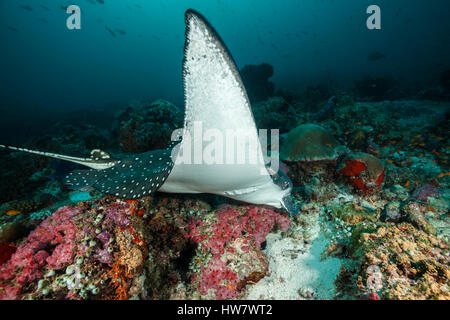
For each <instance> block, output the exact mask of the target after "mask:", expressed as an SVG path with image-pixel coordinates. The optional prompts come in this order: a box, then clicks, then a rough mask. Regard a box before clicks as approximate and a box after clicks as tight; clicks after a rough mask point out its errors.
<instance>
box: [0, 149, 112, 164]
mask: <svg viewBox="0 0 450 320" xmlns="http://www.w3.org/2000/svg"><path fill="white" fill-rule="evenodd" d="M0 147H1V148H5V149H10V150H14V151H21V152H27V153H32V154H36V155H39V156H44V157H49V158H54V159H59V160H64V161H69V162H73V163H77V164H81V165H83V166H86V167H88V168H91V169H96V170H104V169H108V168H111V167H112V166H114V165H115V162H114V161H111V162H96V161H93V160H92V159H91V158H79V157H71V156H66V155H63V154H57V153H50V152H42V151H36V150H29V149H25V148H18V147H11V146H5V145H2V144H1V145H0Z"/></svg>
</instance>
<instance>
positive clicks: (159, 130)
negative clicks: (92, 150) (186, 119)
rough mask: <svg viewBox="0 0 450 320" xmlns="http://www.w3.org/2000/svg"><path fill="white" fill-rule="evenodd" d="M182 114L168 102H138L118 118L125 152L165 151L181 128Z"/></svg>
mask: <svg viewBox="0 0 450 320" xmlns="http://www.w3.org/2000/svg"><path fill="white" fill-rule="evenodd" d="M181 117H182V112H181V111H180V110H179V109H178V107H177V106H175V105H174V104H172V103H170V102H168V101H166V100H157V101H153V102H151V101H136V102H134V103H132V104H131V106H130V107H129V108H127V109H126V110H124V111H122V112H121V113H120V114H119V115H118V122H119V123H118V128H117V129H116V130H115V131H116V132H117V133H116V134H117V136H118V140H119V143H120V146H121V148H122V150H123V151H124V152H134V153H139V152H146V151H149V150H154V149H162V148H165V147H166V145H167V143H168V141H170V137H171V134H172V131H173V130H175V129H176V128H179V127H181V122H182V118H181Z"/></svg>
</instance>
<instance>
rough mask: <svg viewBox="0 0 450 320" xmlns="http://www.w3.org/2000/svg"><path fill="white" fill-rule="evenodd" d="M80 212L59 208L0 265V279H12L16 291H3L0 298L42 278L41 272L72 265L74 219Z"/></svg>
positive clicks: (74, 239)
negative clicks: (15, 284)
mask: <svg viewBox="0 0 450 320" xmlns="http://www.w3.org/2000/svg"><path fill="white" fill-rule="evenodd" d="M80 213H81V212H80V211H79V210H76V209H72V208H70V207H62V208H60V209H59V210H58V211H56V212H55V213H53V214H52V215H51V216H50V217H49V218H47V219H46V220H44V221H43V222H42V223H41V225H40V226H39V227H37V228H36V229H35V230H34V231H33V232H31V233H30V235H29V236H28V238H27V239H26V240H25V241H24V243H23V244H22V245H20V246H19V247H18V248H17V250H16V252H15V253H14V254H13V255H12V256H11V258H10V259H9V261H8V262H6V263H5V264H3V265H2V266H0V280H11V279H13V278H14V279H15V282H16V283H17V284H18V286H16V287H15V289H14V288H11V287H9V289H8V290H6V289H4V291H5V292H4V293H3V295H1V294H0V298H8V296H11V295H12V293H13V292H16V291H17V292H18V290H20V288H21V287H22V286H23V285H25V284H27V283H29V282H32V281H33V280H35V279H38V278H41V277H42V274H43V271H44V269H60V268H62V267H64V266H66V265H68V264H70V263H72V262H73V258H74V255H75V253H76V248H77V246H76V240H77V228H76V227H75V224H74V223H73V217H74V216H76V215H79V214H80ZM3 288H6V287H5V286H3ZM17 288H19V289H17ZM6 291H8V292H9V294H8V292H6ZM17 292H16V293H17Z"/></svg>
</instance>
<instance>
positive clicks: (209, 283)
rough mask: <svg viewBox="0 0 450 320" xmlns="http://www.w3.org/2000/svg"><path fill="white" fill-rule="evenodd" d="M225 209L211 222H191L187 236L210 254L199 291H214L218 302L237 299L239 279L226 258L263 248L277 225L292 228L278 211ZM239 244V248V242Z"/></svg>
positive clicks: (247, 208)
mask: <svg viewBox="0 0 450 320" xmlns="http://www.w3.org/2000/svg"><path fill="white" fill-rule="evenodd" d="M244 209H245V210H242V208H241V207H237V208H235V207H231V206H225V207H223V208H221V209H220V210H219V211H218V212H217V213H216V217H215V221H214V222H212V223H208V222H207V221H206V222H205V221H202V220H195V219H194V220H192V221H191V222H190V223H189V229H190V233H189V234H188V235H187V236H188V237H189V238H190V239H192V240H193V241H194V242H195V243H197V244H200V243H201V244H202V249H203V251H204V252H205V253H211V254H212V258H211V259H210V260H209V263H208V265H207V266H206V267H204V266H203V267H202V268H201V273H200V277H201V279H200V291H201V293H202V294H208V292H209V291H210V290H211V289H212V290H213V291H214V293H215V296H216V297H217V298H218V299H232V298H235V297H237V296H238V294H239V290H237V289H238V288H239V287H241V284H240V283H239V282H240V281H241V280H242V279H239V277H238V275H237V273H236V272H234V271H233V270H232V269H231V268H230V267H229V266H228V265H227V264H226V263H225V262H224V261H226V260H227V259H226V255H235V254H237V252H236V251H242V252H243V253H244V254H245V253H246V252H249V251H250V250H255V249H258V250H259V248H260V246H261V244H262V243H263V242H264V241H265V239H266V236H267V234H268V233H269V232H270V231H271V230H272V229H273V228H274V227H275V226H276V225H277V226H278V227H279V228H280V229H281V230H282V231H286V230H287V229H288V228H289V224H290V220H289V217H288V216H287V215H284V214H280V213H279V212H277V211H276V210H272V209H266V208H258V207H254V206H249V207H244ZM237 241H238V242H239V243H240V245H239V246H238V249H237V248H236V245H235V244H236V242H237Z"/></svg>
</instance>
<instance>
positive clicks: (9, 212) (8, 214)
mask: <svg viewBox="0 0 450 320" xmlns="http://www.w3.org/2000/svg"><path fill="white" fill-rule="evenodd" d="M19 214H22V212H21V211H19V210H9V211H8V212H6V215H7V216H17V215H19Z"/></svg>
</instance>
